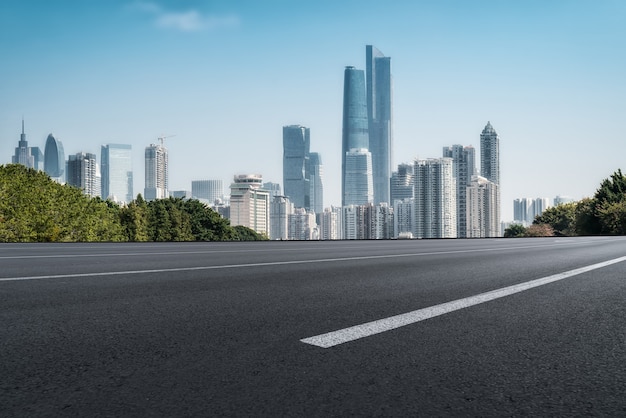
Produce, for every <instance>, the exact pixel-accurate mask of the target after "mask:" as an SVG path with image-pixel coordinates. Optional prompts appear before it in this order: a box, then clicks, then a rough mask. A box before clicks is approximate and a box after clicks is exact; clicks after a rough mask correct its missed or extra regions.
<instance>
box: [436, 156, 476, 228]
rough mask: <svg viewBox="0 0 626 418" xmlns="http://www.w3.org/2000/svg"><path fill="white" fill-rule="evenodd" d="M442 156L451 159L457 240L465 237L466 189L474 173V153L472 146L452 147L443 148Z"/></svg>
mask: <svg viewBox="0 0 626 418" xmlns="http://www.w3.org/2000/svg"><path fill="white" fill-rule="evenodd" d="M443 156H444V157H446V158H452V175H453V176H454V178H455V180H456V219H457V222H456V230H457V234H458V237H459V238H465V237H466V236H467V212H466V206H467V202H466V194H467V187H468V186H469V184H470V182H471V181H472V176H475V175H476V174H477V173H476V151H475V150H474V147H472V146H463V145H452V146H450V147H444V148H443Z"/></svg>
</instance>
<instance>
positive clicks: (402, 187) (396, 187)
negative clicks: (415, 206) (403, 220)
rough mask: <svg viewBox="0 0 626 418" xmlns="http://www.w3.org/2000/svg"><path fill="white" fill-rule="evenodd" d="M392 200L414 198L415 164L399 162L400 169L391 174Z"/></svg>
mask: <svg viewBox="0 0 626 418" xmlns="http://www.w3.org/2000/svg"><path fill="white" fill-rule="evenodd" d="M390 182H391V189H390V192H391V202H392V203H394V202H395V201H396V200H404V199H412V198H413V194H414V193H415V190H414V187H413V186H414V185H413V183H414V182H413V166H412V165H410V164H398V171H394V172H393V173H392V174H391V181H390Z"/></svg>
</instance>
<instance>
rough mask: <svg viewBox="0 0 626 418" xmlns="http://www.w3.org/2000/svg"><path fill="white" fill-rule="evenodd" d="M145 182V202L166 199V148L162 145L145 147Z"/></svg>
mask: <svg viewBox="0 0 626 418" xmlns="http://www.w3.org/2000/svg"><path fill="white" fill-rule="evenodd" d="M145 161H146V182H145V186H144V198H145V199H146V200H155V199H165V198H167V197H168V169H167V148H165V147H164V146H163V144H150V146H149V147H146V153H145Z"/></svg>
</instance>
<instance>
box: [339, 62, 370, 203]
mask: <svg viewBox="0 0 626 418" xmlns="http://www.w3.org/2000/svg"><path fill="white" fill-rule="evenodd" d="M342 125H343V127H342V146H341V204H342V206H346V205H350V204H362V203H355V202H353V199H354V197H355V195H356V191H354V190H349V188H350V187H353V186H354V185H355V184H360V183H361V181H360V180H359V181H356V180H355V179H350V178H349V177H350V174H348V173H347V165H346V159H347V157H348V154H349V153H350V152H351V151H352V150H355V151H354V152H356V153H361V154H363V155H364V154H365V153H367V154H369V151H368V147H369V136H368V119H367V101H366V97H365V74H364V72H363V70H357V69H356V68H354V67H346V69H345V71H344V83H343V124H342ZM354 152H353V155H355V154H354ZM369 159H370V168H369V170H370V174H369V178H367V179H366V182H367V183H368V184H369V185H368V186H366V187H364V188H363V191H366V193H369V190H371V192H372V196H371V198H370V197H369V196H367V195H366V196H359V197H358V198H357V199H356V200H357V201H359V202H364V203H368V202H371V201H372V200H373V185H372V174H371V154H369ZM352 174H354V172H353V173H352Z"/></svg>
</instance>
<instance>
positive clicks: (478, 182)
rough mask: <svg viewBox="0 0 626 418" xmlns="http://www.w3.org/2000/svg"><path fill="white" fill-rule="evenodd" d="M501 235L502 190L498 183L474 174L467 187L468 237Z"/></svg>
mask: <svg viewBox="0 0 626 418" xmlns="http://www.w3.org/2000/svg"><path fill="white" fill-rule="evenodd" d="M499 236H500V192H499V191H498V185H497V184H496V183H494V182H492V181H489V180H487V179H486V178H484V177H481V176H473V177H472V180H471V182H470V184H469V185H468V187H467V238H486V237H499Z"/></svg>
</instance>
